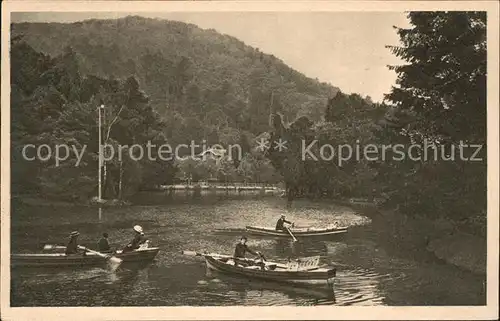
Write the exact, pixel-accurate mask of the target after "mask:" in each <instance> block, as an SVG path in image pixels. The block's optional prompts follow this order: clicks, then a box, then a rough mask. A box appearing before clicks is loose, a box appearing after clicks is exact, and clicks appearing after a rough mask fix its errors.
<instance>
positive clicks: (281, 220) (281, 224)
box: [276, 214, 294, 231]
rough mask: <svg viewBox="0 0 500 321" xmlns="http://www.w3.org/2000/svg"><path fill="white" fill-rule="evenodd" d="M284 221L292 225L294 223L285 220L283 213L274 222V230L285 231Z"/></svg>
mask: <svg viewBox="0 0 500 321" xmlns="http://www.w3.org/2000/svg"><path fill="white" fill-rule="evenodd" d="M285 223H287V224H290V225H291V226H292V227H293V225H294V223H293V222H290V221H287V220H286V216H285V214H282V215H281V217H280V218H279V219H278V221H277V222H276V231H285Z"/></svg>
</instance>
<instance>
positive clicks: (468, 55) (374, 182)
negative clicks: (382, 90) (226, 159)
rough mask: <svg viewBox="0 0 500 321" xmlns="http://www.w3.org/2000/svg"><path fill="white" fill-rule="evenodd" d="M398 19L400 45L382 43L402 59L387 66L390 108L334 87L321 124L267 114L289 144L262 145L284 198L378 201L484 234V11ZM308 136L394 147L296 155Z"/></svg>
mask: <svg viewBox="0 0 500 321" xmlns="http://www.w3.org/2000/svg"><path fill="white" fill-rule="evenodd" d="M408 18H409V20H410V23H411V28H408V29H401V28H396V31H397V33H398V34H399V36H400V38H401V46H399V47H389V48H388V49H389V50H391V51H392V52H393V53H394V54H395V55H397V56H398V57H400V58H402V59H403V60H404V61H405V64H404V65H401V66H391V67H390V68H392V69H394V70H395V71H396V72H397V74H398V79H397V83H396V85H395V86H394V87H393V88H392V90H391V92H390V93H388V94H387V95H386V102H387V104H390V105H384V104H381V105H379V104H370V103H368V102H367V101H366V100H363V99H362V98H361V97H360V96H358V95H355V94H354V95H345V94H343V93H338V94H337V95H336V96H335V97H333V98H331V99H329V101H328V105H327V109H326V111H325V119H324V121H322V122H311V121H309V120H308V119H306V118H299V119H298V120H296V121H295V122H292V123H287V122H284V121H283V120H282V118H281V117H280V115H279V114H275V115H274V117H273V127H274V130H273V131H272V137H273V138H272V140H277V139H279V138H281V139H284V140H288V141H291V142H292V144H291V148H290V149H289V150H287V151H285V152H279V151H276V150H273V149H269V150H268V157H269V158H270V159H271V160H272V162H273V164H274V166H275V167H276V168H278V169H279V170H280V172H281V173H282V174H283V176H284V177H285V181H286V184H287V190H288V197H289V200H292V199H293V198H295V197H299V196H302V195H307V196H310V197H311V196H312V197H314V196H327V197H342V196H345V197H349V196H361V197H366V198H372V197H373V198H383V199H384V201H385V205H386V206H391V207H397V208H398V209H399V211H400V212H402V213H405V214H408V215H411V216H416V215H417V216H427V217H429V218H433V219H436V218H446V219H452V220H454V221H456V222H460V223H461V224H463V225H464V226H466V227H467V228H472V229H475V232H479V233H481V234H483V235H485V226H486V224H485V223H486V178H487V176H486V145H485V144H486V15H485V13H478V12H412V13H410V14H409V15H408ZM313 140H317V141H318V142H319V143H318V144H316V145H315V147H317V146H321V145H322V144H332V145H334V146H335V145H336V146H338V145H342V144H348V145H351V146H355V145H356V144H359V145H361V147H362V146H363V145H364V144H374V145H375V146H379V147H381V146H383V145H392V146H394V145H395V144H401V146H404V148H402V149H401V151H404V153H402V154H400V155H397V156H400V157H393V156H396V155H394V154H395V153H394V152H393V151H392V150H391V149H389V152H388V153H387V154H386V158H385V160H382V159H380V158H379V159H368V158H363V159H360V160H356V159H351V160H348V161H346V162H344V163H343V164H341V165H339V164H338V162H336V161H326V160H322V159H319V161H316V160H315V159H313V158H312V157H309V158H307V159H302V155H301V146H300V144H301V142H302V141H306V142H307V143H306V145H308V144H309V143H310V142H312V141H313ZM468 144H474V145H483V144H484V146H482V148H481V149H480V150H479V151H478V148H468V149H463V156H464V157H463V159H462V158H461V157H460V156H459V152H458V147H459V146H460V145H468ZM412 145H419V146H421V147H422V148H420V149H418V150H417V153H418V155H417V156H419V157H415V155H414V154H413V155H412V157H410V153H411V152H414V150H413V151H412V150H411V149H410V147H411V146H412ZM435 150H436V151H437V152H435ZM476 152H477V154H476ZM435 153H437V155H438V157H437V158H435V157H434V155H435ZM425 154H427V155H431V156H428V158H427V159H425V158H424V156H425ZM474 154H476V155H474ZM313 155H318V153H317V148H316V150H315V154H313ZM472 156H475V157H474V159H475V160H472V161H471V160H470V159H471V157H472ZM412 158H413V159H412ZM415 158H417V159H418V158H420V159H418V160H414V159H415ZM464 159H465V160H464Z"/></svg>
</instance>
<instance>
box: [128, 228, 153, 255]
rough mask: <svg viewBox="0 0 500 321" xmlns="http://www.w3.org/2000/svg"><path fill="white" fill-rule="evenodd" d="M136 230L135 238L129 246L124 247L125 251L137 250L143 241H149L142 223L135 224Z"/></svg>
mask: <svg viewBox="0 0 500 321" xmlns="http://www.w3.org/2000/svg"><path fill="white" fill-rule="evenodd" d="M134 232H135V235H134V238H133V239H132V241H131V242H130V243H129V244H127V246H125V248H124V249H123V253H125V252H130V251H133V250H136V249H138V248H139V246H140V245H141V244H142V243H144V242H146V241H147V240H146V238H145V237H144V230H143V229H142V227H141V226H140V225H135V226H134Z"/></svg>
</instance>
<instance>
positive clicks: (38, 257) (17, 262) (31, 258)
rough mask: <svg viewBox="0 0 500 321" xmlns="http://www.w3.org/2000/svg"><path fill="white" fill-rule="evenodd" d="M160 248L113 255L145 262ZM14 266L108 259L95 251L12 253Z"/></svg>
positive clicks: (99, 262)
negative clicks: (67, 253) (81, 252)
mask: <svg viewBox="0 0 500 321" xmlns="http://www.w3.org/2000/svg"><path fill="white" fill-rule="evenodd" d="M159 250H160V249H159V248H157V247H150V248H144V249H138V250H135V251H131V252H126V253H123V252H122V251H116V252H115V253H113V255H114V256H115V257H117V258H119V259H121V260H122V261H123V262H124V263H126V262H137V263H139V262H140V263H145V262H150V261H152V260H153V259H154V258H155V257H156V254H158V251H159ZM10 262H11V265H12V266H16V267H63V266H98V265H102V264H105V263H106V259H105V258H103V257H102V256H99V255H96V254H94V253H85V254H70V255H66V254H64V253H33V254H31V253H30V254H12V255H11V256H10Z"/></svg>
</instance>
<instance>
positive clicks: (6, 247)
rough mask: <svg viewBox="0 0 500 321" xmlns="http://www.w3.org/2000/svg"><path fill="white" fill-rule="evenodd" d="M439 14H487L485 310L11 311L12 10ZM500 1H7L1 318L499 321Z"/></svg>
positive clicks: (4, 14)
mask: <svg viewBox="0 0 500 321" xmlns="http://www.w3.org/2000/svg"><path fill="white" fill-rule="evenodd" d="M160 10H161V11H183V12H189V11H191V12H195V11H197V12H205V11H207V12H208V11H212V12H213V11H218V12H224V11H226V12H227V11H239V12H243V11H245V12H249V11H251V12H264V11H267V12H272V11H275V12H276V11H278V12H307V11H309V12H312V11H323V12H328V11H372V12H376V11H377V12H383V11H398V12H401V11H435V10H448V11H453V10H463V11H465V10H474V11H487V12H488V31H487V36H488V100H487V101H488V108H487V115H488V119H487V125H488V137H487V142H488V226H487V231H488V234H487V242H488V256H487V267H488V269H487V305H486V306H460V307H447V306H440V307H437V306H433V307H420V306H412V307H398V306H391V307H389V306H373V307H339V306H329V307H325V306H318V307H187V306H186V307H120V308H115V307H109V308H108V307H106V308H86V307H58V308H11V307H10V264H9V263H10V163H9V160H10V108H9V107H10V58H9V41H10V14H11V12H20V11H22V12H30V11H31V12H41V11H44V12H47V11H49V12H50V11H58V12H83V11H86V12H113V11H117V12H134V13H139V14H140V12H158V11H160ZM498 47H499V3H498V2H497V1H427V2H424V1H342V2H340V1H338V2H337V1H230V2H229V1H207V2H205V1H203V2H200V1H197V2H193V1H189V2H184V1H175V2H159V1H154V2H150V1H52V2H49V1H7V2H3V3H2V95H1V99H2V100H1V101H2V110H1V124H2V126H1V134H2V135H1V137H2V144H1V164H2V166H1V259H2V260H1V262H2V264H1V275H2V278H1V293H2V295H1V310H0V311H1V318H2V319H3V320H41V319H43V320H46V319H47V320H56V319H71V320H74V321H76V320H89V319H96V320H97V319H99V320H104V319H106V320H127V319H128V320H158V319H162V320H163V319H165V320H178V319H182V320H264V319H267V320H277V319H287V320H327V319H345V320H353V319H355V320H370V319H378V320H390V319H405V320H421V319H435V320H438V319H439V320H453V319H461V320H472V319H497V318H498V299H499V298H498V274H499V268H498V267H499V265H498V264H499V262H498V258H499V256H498V244H499V237H498V226H499V225H498V223H499V218H498V213H499V202H498V195H499V188H498V187H499V176H498V173H499V172H498V164H499V157H498V156H499V128H498V126H499V123H498V120H499V96H498V88H499V78H498V77H499V55H498V53H499V50H498Z"/></svg>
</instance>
